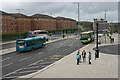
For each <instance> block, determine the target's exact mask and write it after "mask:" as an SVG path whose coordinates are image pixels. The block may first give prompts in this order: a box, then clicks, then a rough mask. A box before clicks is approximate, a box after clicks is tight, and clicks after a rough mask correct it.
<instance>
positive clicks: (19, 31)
mask: <svg viewBox="0 0 120 80" xmlns="http://www.w3.org/2000/svg"><path fill="white" fill-rule="evenodd" d="M16 10H18V11H19V38H21V33H20V32H21V30H20V29H21V28H20V11H21V10H23V9H16Z"/></svg>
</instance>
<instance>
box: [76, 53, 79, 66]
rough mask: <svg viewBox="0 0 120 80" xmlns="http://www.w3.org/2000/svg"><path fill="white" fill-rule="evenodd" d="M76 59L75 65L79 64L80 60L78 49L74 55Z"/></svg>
mask: <svg viewBox="0 0 120 80" xmlns="http://www.w3.org/2000/svg"><path fill="white" fill-rule="evenodd" d="M76 59H77V65H79V61H80V54H79V51H78V53H77V55H76Z"/></svg>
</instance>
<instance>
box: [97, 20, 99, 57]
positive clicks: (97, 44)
mask: <svg viewBox="0 0 120 80" xmlns="http://www.w3.org/2000/svg"><path fill="white" fill-rule="evenodd" d="M96 58H99V49H98V22H97V26H96Z"/></svg>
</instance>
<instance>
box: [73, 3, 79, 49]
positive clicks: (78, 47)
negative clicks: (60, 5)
mask: <svg viewBox="0 0 120 80" xmlns="http://www.w3.org/2000/svg"><path fill="white" fill-rule="evenodd" d="M73 4H78V25H77V28H78V40H79V36H80V30H79V22H80V21H79V16H80V15H79V2H75V3H73ZM78 50H79V46H78Z"/></svg>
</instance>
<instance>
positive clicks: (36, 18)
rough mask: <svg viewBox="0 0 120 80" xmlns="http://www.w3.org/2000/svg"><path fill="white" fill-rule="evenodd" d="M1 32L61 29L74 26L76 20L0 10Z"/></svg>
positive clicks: (13, 32)
mask: <svg viewBox="0 0 120 80" xmlns="http://www.w3.org/2000/svg"><path fill="white" fill-rule="evenodd" d="M0 24H1V25H0V29H1V34H16V33H19V32H29V31H33V30H58V29H59V30H62V29H73V28H76V21H75V20H73V19H70V18H65V17H56V18H54V17H51V16H49V15H43V14H35V15H32V16H26V15H24V14H19V13H6V12H3V11H0Z"/></svg>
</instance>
